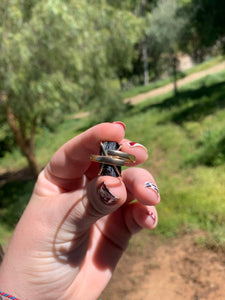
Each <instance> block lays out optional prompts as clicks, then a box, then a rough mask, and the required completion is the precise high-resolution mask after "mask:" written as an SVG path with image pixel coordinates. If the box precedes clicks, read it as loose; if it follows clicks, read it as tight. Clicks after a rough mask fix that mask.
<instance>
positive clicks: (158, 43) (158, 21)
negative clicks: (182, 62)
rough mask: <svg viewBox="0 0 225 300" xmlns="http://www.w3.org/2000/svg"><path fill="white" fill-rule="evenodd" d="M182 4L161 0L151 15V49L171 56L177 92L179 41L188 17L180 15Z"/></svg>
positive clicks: (149, 31)
mask: <svg viewBox="0 0 225 300" xmlns="http://www.w3.org/2000/svg"><path fill="white" fill-rule="evenodd" d="M179 9H180V5H179V3H178V2H177V0H159V1H158V4H157V6H156V7H155V8H153V10H152V12H151V14H150V15H149V30H148V31H147V33H148V40H149V49H150V50H151V51H154V49H155V48H157V49H158V51H159V52H160V53H161V55H162V54H167V55H168V56H169V62H170V63H169V65H170V69H171V70H172V72H171V73H172V74H173V78H174V91H175V93H176V92H177V86H176V73H177V62H178V60H177V50H178V41H179V38H180V34H181V32H182V29H183V28H184V26H185V24H186V22H187V21H186V19H185V18H184V17H183V16H182V15H179Z"/></svg>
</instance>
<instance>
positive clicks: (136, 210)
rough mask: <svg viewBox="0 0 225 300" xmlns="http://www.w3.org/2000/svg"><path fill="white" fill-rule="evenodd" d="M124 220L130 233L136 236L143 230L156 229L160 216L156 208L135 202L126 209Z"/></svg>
mask: <svg viewBox="0 0 225 300" xmlns="http://www.w3.org/2000/svg"><path fill="white" fill-rule="evenodd" d="M124 220H125V222H126V225H127V228H128V230H129V231H130V233H131V234H134V233H137V232H138V231H140V230H141V229H142V228H145V229H153V228H155V227H156V225H157V222H158V215H157V211H156V208H155V207H154V206H147V205H143V204H141V203H139V202H134V203H131V204H128V205H126V206H125V207H124Z"/></svg>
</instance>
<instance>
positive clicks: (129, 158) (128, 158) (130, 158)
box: [107, 149, 136, 163]
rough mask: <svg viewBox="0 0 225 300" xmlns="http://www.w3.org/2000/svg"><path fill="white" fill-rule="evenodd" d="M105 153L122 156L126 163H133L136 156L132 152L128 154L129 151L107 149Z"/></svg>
mask: <svg viewBox="0 0 225 300" xmlns="http://www.w3.org/2000/svg"><path fill="white" fill-rule="evenodd" d="M107 154H109V155H114V156H117V157H119V158H120V157H121V158H124V159H125V160H126V162H127V163H129V162H130V163H133V162H135V161H136V157H135V156H134V155H132V154H129V153H126V152H122V151H118V150H110V149H109V150H108V151H107Z"/></svg>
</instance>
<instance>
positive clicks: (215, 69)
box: [124, 62, 225, 104]
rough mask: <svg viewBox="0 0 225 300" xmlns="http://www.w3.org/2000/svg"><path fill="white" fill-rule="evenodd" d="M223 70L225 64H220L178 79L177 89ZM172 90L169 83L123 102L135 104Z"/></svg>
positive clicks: (171, 85) (171, 84)
mask: <svg viewBox="0 0 225 300" xmlns="http://www.w3.org/2000/svg"><path fill="white" fill-rule="evenodd" d="M224 69H225V62H222V63H220V64H218V65H216V66H214V67H212V68H209V69H207V70H204V71H200V72H197V73H193V74H191V75H188V76H186V77H185V78H183V79H179V80H178V81H177V87H178V88H179V87H181V86H183V85H185V84H187V83H190V82H193V81H195V80H198V79H200V78H202V77H204V76H206V75H209V74H213V73H217V72H220V71H222V70H224ZM172 90H173V83H169V84H167V85H165V86H163V87H160V88H157V89H154V90H152V91H150V92H147V93H143V94H139V95H137V96H135V97H130V98H126V99H125V100H124V101H125V102H130V103H131V104H137V103H139V102H141V101H144V100H147V99H149V98H153V97H156V96H160V95H162V94H164V93H168V92H170V91H172Z"/></svg>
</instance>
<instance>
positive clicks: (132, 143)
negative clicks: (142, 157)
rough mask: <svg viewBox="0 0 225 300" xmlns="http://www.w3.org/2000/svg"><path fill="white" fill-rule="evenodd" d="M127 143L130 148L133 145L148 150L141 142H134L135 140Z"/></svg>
mask: <svg viewBox="0 0 225 300" xmlns="http://www.w3.org/2000/svg"><path fill="white" fill-rule="evenodd" d="M127 144H128V146H129V147H131V148H134V147H141V148H143V149H145V151H146V152H148V149H147V148H146V147H145V146H143V145H142V144H139V143H135V142H128V143H127Z"/></svg>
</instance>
